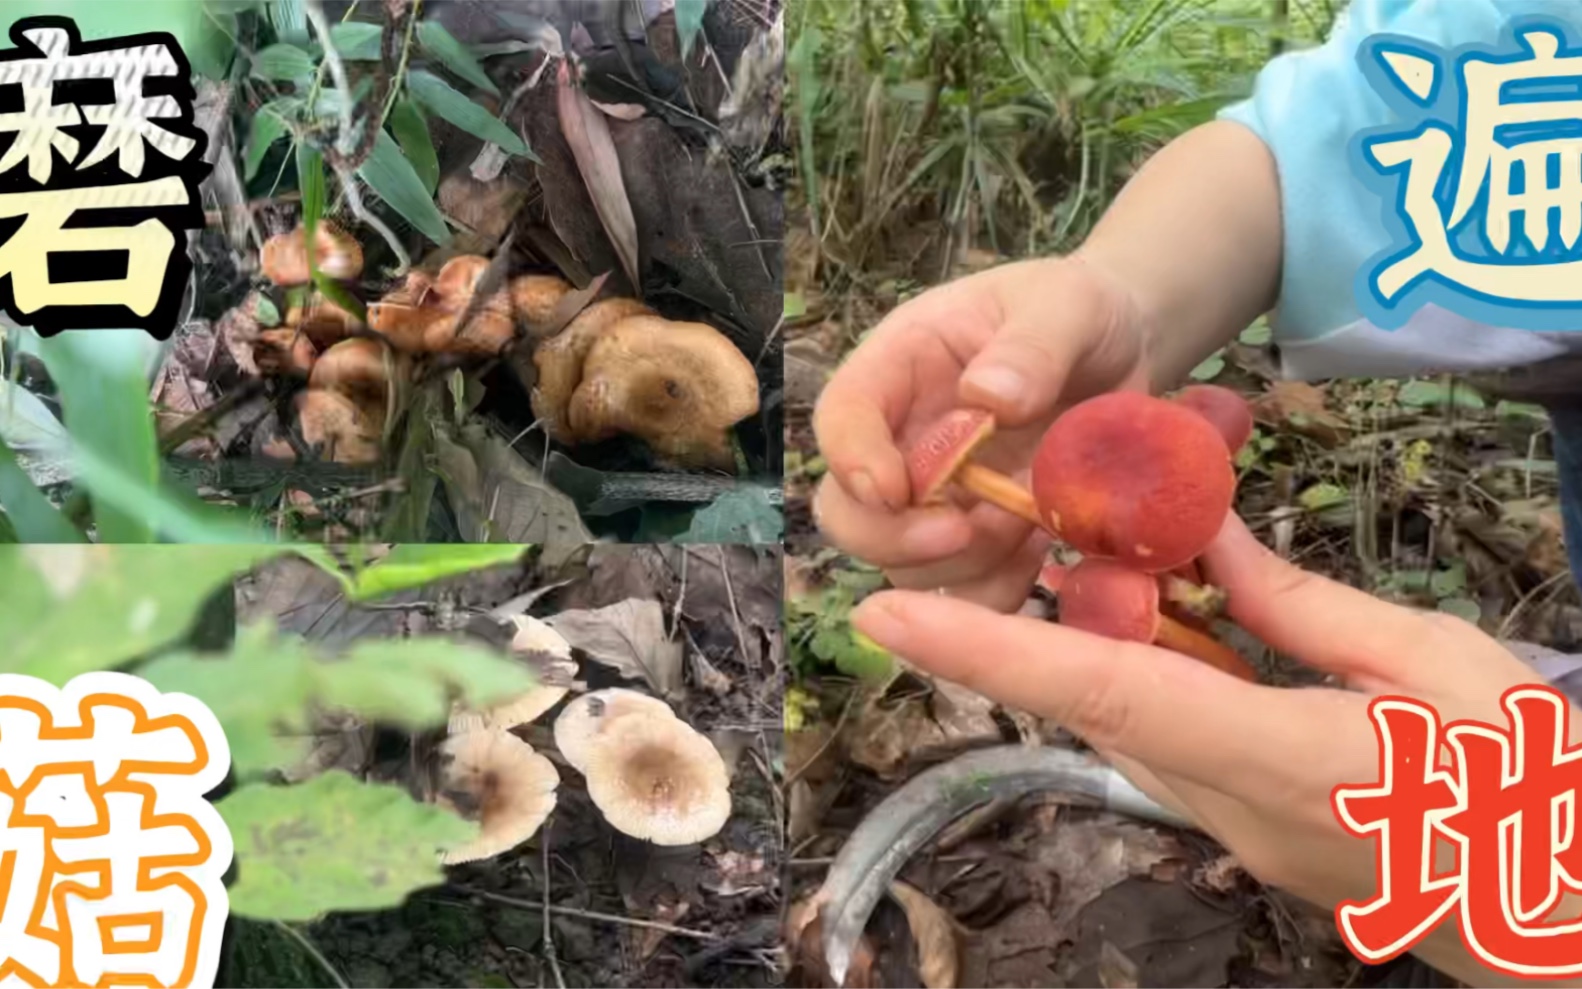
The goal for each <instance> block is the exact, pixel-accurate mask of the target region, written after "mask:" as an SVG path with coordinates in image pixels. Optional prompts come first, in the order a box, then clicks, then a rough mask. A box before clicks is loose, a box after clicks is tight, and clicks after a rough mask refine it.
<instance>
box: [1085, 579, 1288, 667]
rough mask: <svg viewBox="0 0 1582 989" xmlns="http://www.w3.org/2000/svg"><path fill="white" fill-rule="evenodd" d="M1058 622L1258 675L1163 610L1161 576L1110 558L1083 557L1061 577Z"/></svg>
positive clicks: (1233, 654)
mask: <svg viewBox="0 0 1582 989" xmlns="http://www.w3.org/2000/svg"><path fill="white" fill-rule="evenodd" d="M1059 597H1060V624H1062V625H1066V626H1069V627H1071V628H1077V629H1081V630H1083V631H1085V632H1093V633H1095V634H1097V635H1103V636H1107V637H1109V638H1112V639H1123V640H1126V641H1129V642H1144V643H1153V644H1154V645H1157V646H1161V647H1163V648H1165V649H1170V650H1173V651H1175V652H1179V653H1182V654H1184V655H1187V656H1191V657H1192V658H1194V659H1197V660H1201V661H1202V662H1205V663H1207V664H1209V665H1210V666H1212V667H1214V668H1215V669H1218V670H1223V671H1224V672H1226V673H1229V674H1231V675H1232V676H1236V677H1240V678H1241V679H1243V680H1256V679H1257V674H1256V673H1254V671H1253V669H1252V667H1251V666H1250V665H1248V663H1247V661H1246V660H1245V659H1242V658H1241V656H1239V655H1237V654H1236V652H1235V651H1234V650H1232V649H1231V648H1230V647H1228V646H1226V645H1225V644H1224V643H1222V642H1220V641H1219V640H1217V639H1215V638H1214V637H1213V636H1211V635H1208V634H1205V633H1204V632H1201V631H1198V630H1197V629H1194V628H1190V627H1188V626H1186V625H1183V624H1182V623H1180V622H1178V621H1176V620H1175V619H1173V618H1170V617H1169V616H1168V615H1164V614H1162V613H1161V612H1160V610H1159V581H1158V579H1157V578H1156V577H1155V576H1153V575H1152V574H1147V573H1143V572H1142V571H1140V570H1133V569H1131V568H1129V567H1125V566H1122V565H1120V564H1118V563H1114V562H1112V561H1109V560H1097V559H1084V560H1082V561H1081V562H1080V563H1078V564H1077V565H1076V566H1074V567H1071V568H1070V569H1069V570H1067V571H1066V572H1065V574H1064V577H1063V579H1062V580H1061V582H1060V590H1059Z"/></svg>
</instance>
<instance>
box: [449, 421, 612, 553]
mask: <svg viewBox="0 0 1582 989" xmlns="http://www.w3.org/2000/svg"><path fill="white" fill-rule="evenodd" d="M434 453H435V458H436V460H437V461H438V467H439V475H440V479H441V480H442V481H443V482H444V484H445V491H446V493H447V494H448V495H449V497H450V503H451V507H452V508H453V509H454V510H455V512H456V523H457V527H458V529H459V530H460V532H461V539H462V541H463V542H472V543H537V544H540V545H541V546H542V547H543V550H542V556H541V559H542V560H543V562H544V563H545V564H546V565H547V566H549V567H551V568H553V567H556V566H559V565H560V564H562V563H564V562H566V561H567V560H569V559H570V558H571V557H572V556H573V555H575V554H576V553H577V552H579V551H580V550H581V549H582V548H583V547H584V546H586V545H587V544H588V543H590V542H593V534H592V533H590V532H589V531H588V529H587V526H586V525H584V524H583V522H582V516H581V515H579V514H578V512H577V506H576V504H575V503H574V502H573V501H572V500H571V499H570V498H568V497H566V495H565V494H563V493H561V492H560V491H557V490H556V489H555V488H554V487H552V486H551V485H550V484H549V483H548V482H546V481H545V480H544V479H543V478H542V477H541V476H540V475H539V473H538V472H537V471H536V470H534V469H533V468H532V466H531V465H530V464H528V462H527V461H526V460H524V459H522V456H521V454H519V453H517V452H516V451H515V450H513V449H511V447H510V446H509V445H508V444H507V443H506V442H505V440H503V439H501V438H500V437H499V436H496V435H495V434H494V433H493V432H491V431H490V430H489V429H488V428H487V427H485V426H484V425H483V424H481V423H476V422H474V423H468V424H466V425H464V426H462V427H460V428H459V429H456V430H454V432H453V433H448V432H447V430H446V428H445V427H443V426H437V427H436V428H435V430H434Z"/></svg>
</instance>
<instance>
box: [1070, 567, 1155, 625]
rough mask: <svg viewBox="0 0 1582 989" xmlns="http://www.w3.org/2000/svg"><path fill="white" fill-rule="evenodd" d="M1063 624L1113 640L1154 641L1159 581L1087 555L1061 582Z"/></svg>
mask: <svg viewBox="0 0 1582 989" xmlns="http://www.w3.org/2000/svg"><path fill="white" fill-rule="evenodd" d="M1060 624H1062V625H1066V626H1068V627H1070V628H1078V629H1081V630H1082V631H1084V632H1092V633H1094V634H1095V635H1103V636H1107V637H1109V638H1111V639H1124V640H1126V641H1128V642H1152V641H1153V640H1154V636H1155V635H1157V634H1158V632H1159V582H1158V581H1157V580H1156V579H1154V577H1153V576H1152V575H1150V574H1146V573H1143V572H1142V571H1140V570H1133V569H1131V568H1130V567H1125V566H1122V565H1120V564H1119V563H1113V562H1111V561H1109V560H1096V559H1088V558H1084V559H1083V560H1082V561H1081V562H1080V563H1078V564H1077V565H1076V566H1074V567H1072V568H1071V569H1070V570H1069V571H1067V572H1066V578H1065V580H1064V581H1063V582H1062V584H1061V587H1060Z"/></svg>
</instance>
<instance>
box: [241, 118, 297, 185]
mask: <svg viewBox="0 0 1582 989" xmlns="http://www.w3.org/2000/svg"><path fill="white" fill-rule="evenodd" d="M285 103H286V101H285V100H276V101H275V102H273V103H266V104H264V105H263V106H261V107H259V108H258V112H257V113H255V114H253V125H252V127H251V128H250V129H249V130H248V133H247V153H246V156H245V158H244V159H243V169H242V178H243V179H245V180H246V181H248V182H251V181H252V180H253V178H254V176H256V175H257V174H258V168H259V166H261V165H262V164H263V163H264V156H265V155H267V154H268V153H269V149H270V148H272V147H274V145H275V142H276V141H278V140H280V139H281V138H282V137H285V136H286V135H287V134H288V133H290V128H288V127H287V126H286V121H285V119H284V117H283V116H282V115H281V114H280V113H279V112H277V111H278V109H280V108H281V107H282V105H283V104H285Z"/></svg>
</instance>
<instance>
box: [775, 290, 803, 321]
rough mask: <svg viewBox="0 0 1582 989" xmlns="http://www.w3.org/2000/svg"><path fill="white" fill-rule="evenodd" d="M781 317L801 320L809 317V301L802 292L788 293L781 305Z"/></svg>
mask: <svg viewBox="0 0 1582 989" xmlns="http://www.w3.org/2000/svg"><path fill="white" fill-rule="evenodd" d="M780 315H781V316H782V317H784V318H785V319H801V318H802V317H803V316H806V315H807V299H806V298H804V297H803V295H802V293H801V292H787V293H785V299H784V300H783V301H782V302H781V304H780Z"/></svg>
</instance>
